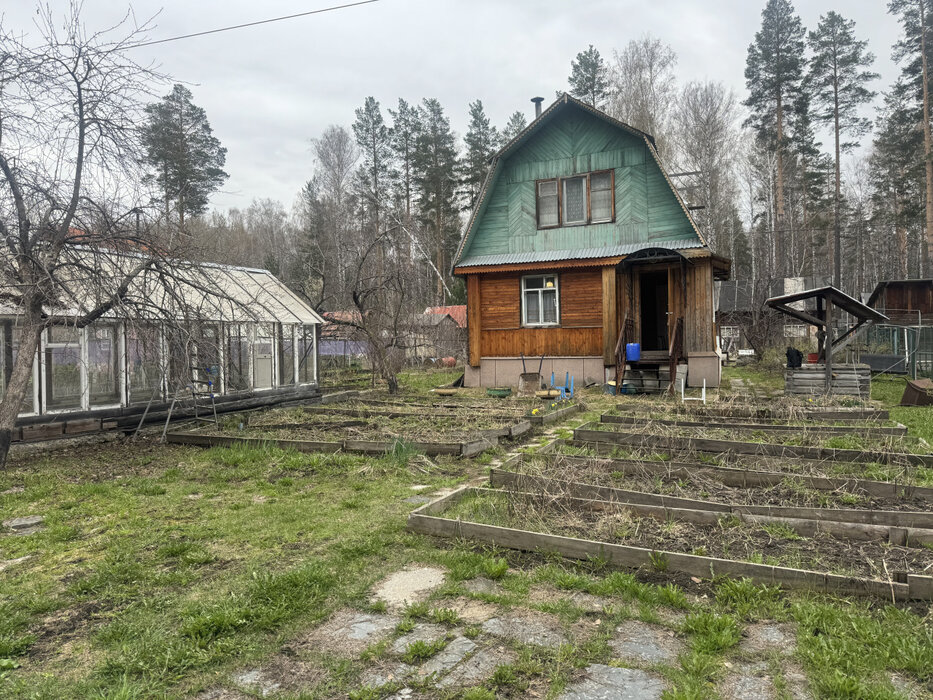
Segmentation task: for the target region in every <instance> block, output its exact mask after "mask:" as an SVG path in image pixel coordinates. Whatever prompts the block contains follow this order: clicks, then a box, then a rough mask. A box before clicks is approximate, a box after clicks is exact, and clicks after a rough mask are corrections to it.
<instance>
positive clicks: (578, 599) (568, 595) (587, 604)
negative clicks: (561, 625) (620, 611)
mask: <svg viewBox="0 0 933 700" xmlns="http://www.w3.org/2000/svg"><path fill="white" fill-rule="evenodd" d="M561 600H568V601H570V602H571V603H573V604H574V605H576V606H577V607H578V608H580V609H581V610H585V611H586V612H591V613H601V612H602V611H603V608H604V607H606V606H607V605H610V604H611V603H612V601H611V600H609V598H603V597H602V596H598V595H592V594H591V593H585V592H583V591H561V590H558V589H556V588H552V587H550V586H532V588H531V591H530V592H529V594H528V602H529V603H532V604H538V605H540V604H547V603H557V602H559V601H561Z"/></svg>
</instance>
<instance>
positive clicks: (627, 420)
mask: <svg viewBox="0 0 933 700" xmlns="http://www.w3.org/2000/svg"><path fill="white" fill-rule="evenodd" d="M663 415H664V414H655V415H652V414H646V415H631V414H628V415H621V414H613V413H604V414H603V415H602V416H600V418H599V420H600V422H601V423H610V424H615V425H638V426H646V427H647V426H651V425H662V426H670V427H676V428H704V429H711V430H714V429H722V430H730V431H743V432H744V431H758V432H763V433H799V432H801V431H802V430H809V431H819V432H820V433H823V434H829V435H849V434H851V433H852V432H853V431H856V430H857V432H858V434H859V435H864V436H866V437H882V436H906V435H907V426H905V425H901V424H900V423H898V424H896V425H890V426H877V425H875V424H874V423H867V424H860V425H852V424H849V425H845V424H843V425H835V424H829V425H826V424H816V423H812V422H809V421H803V420H801V421H770V422H767V423H759V422H752V421H754V420H755V419H752V418H745V419H739V420H736V419H729V420H728V421H721V422H720V421H711V420H708V419H704V420H676V419H671V418H665V417H660V416H663ZM860 423H861V422H860Z"/></svg>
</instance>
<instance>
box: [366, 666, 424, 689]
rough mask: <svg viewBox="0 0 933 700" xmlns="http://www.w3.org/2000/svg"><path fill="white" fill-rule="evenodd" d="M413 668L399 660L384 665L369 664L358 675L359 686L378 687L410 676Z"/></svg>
mask: <svg viewBox="0 0 933 700" xmlns="http://www.w3.org/2000/svg"><path fill="white" fill-rule="evenodd" d="M414 670H415V667H414V666H409V665H408V664H404V663H401V662H399V663H393V664H388V665H384V666H369V667H367V668H366V670H364V671H363V673H362V675H361V676H360V686H362V687H364V688H378V687H380V686H383V685H387V684H389V683H395V682H396V681H400V680H402V679H404V678H407V677H408V676H410V675H411V674H412V673H413V672H414Z"/></svg>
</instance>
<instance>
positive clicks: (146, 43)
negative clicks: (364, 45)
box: [131, 0, 379, 48]
mask: <svg viewBox="0 0 933 700" xmlns="http://www.w3.org/2000/svg"><path fill="white" fill-rule="evenodd" d="M374 2H379V0H360V2H351V3H347V4H346V5H334V6H332V7H324V8H321V9H320V10H309V11H308V12H299V13H298V14H294V15H284V16H282V17H272V18H271V19H261V20H258V21H256V22H247V23H245V24H234V25H232V26H230V27H221V28H220V29H208V30H207V31H203V32H194V33H193V34H182V35H181V36H173V37H169V38H167V39H155V40H154V41H144V42H143V43H141V44H134V45H133V46H132V47H131V48H139V47H141V46H154V45H155V44H165V43H168V42H169V41H179V40H180V39H191V38H193V37H196V36H205V35H207V34H218V33H220V32H229V31H231V30H233V29H243V28H245V27H255V26H257V25H260V24H269V23H270V22H281V21H283V20H286V19H295V18H297V17H307V16H308V15H319V14H321V13H322V12H333V11H334V10H345V9H347V8H348V7H358V6H359V5H369V4H371V3H374Z"/></svg>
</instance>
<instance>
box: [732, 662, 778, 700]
mask: <svg viewBox="0 0 933 700" xmlns="http://www.w3.org/2000/svg"><path fill="white" fill-rule="evenodd" d="M722 697H723V698H724V700H776V698H777V689H776V688H775V687H774V679H773V678H771V676H770V675H769V674H768V668H767V665H766V664H764V663H760V662H759V663H754V664H736V665H735V666H734V667H733V670H732V673H731V674H730V675H729V676H727V677H726V679H725V681H723V683H722Z"/></svg>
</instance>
